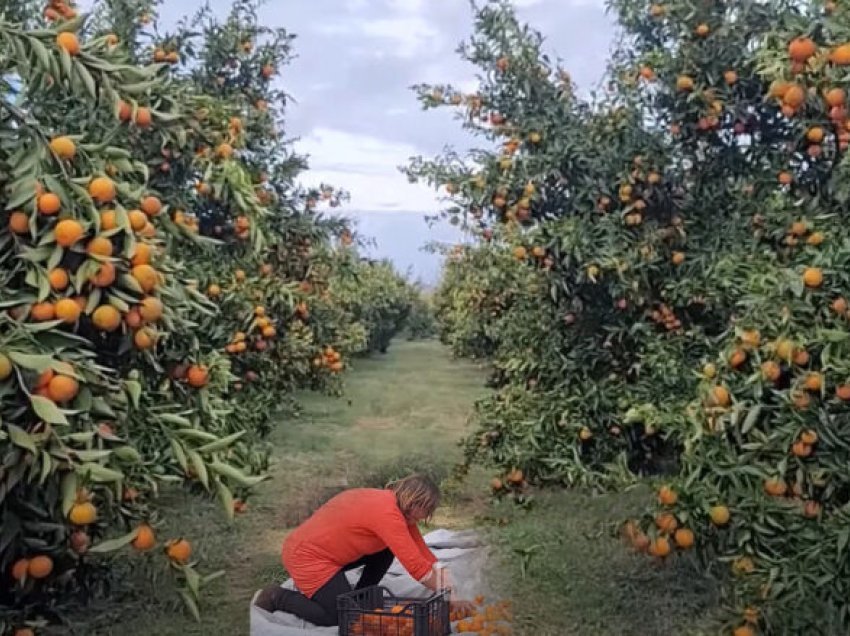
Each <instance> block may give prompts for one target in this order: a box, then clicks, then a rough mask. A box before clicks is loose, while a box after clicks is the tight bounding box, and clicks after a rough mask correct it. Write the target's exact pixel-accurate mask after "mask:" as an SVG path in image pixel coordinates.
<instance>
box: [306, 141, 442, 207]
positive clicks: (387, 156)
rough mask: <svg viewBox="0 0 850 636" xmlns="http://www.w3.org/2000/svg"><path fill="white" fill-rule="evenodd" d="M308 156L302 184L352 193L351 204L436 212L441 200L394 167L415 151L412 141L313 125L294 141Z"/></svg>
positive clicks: (405, 161) (404, 162) (401, 163)
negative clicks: (325, 186) (326, 185)
mask: <svg viewBox="0 0 850 636" xmlns="http://www.w3.org/2000/svg"><path fill="white" fill-rule="evenodd" d="M296 148H297V150H298V152H300V153H302V154H307V155H309V156H310V157H309V161H310V170H309V172H307V173H305V174H304V175H303V178H302V181H303V183H304V184H305V185H319V184H320V183H322V182H325V183H331V184H333V185H334V186H336V187H340V188H343V189H345V190H347V191H348V192H349V193H350V194H351V203H350V204H349V206H350V207H352V208H354V209H358V210H373V211H410V210H415V211H416V212H418V213H420V214H421V213H426V212H427V213H434V212H435V211H437V210H439V208H440V205H439V202H438V201H437V199H436V197H435V194H436V193H435V192H434V191H433V190H431V189H430V188H428V187H427V186H425V185H423V184H411V183H408V181H407V179H406V178H405V176H404V175H403V174H401V173H400V172H399V171H398V169H397V166H399V165H403V164H406V163H407V161H408V159H409V158H410V157H411V156H412V155H415V154H417V150H416V146H414V145H412V144H408V143H398V142H390V141H386V140H384V139H380V138H378V137H373V136H370V135H363V134H355V133H350V132H346V131H344V130H335V129H330V128H316V129H314V130H313V131H312V132H311V133H310V134H309V135H307V136H305V137H304V138H302V139H301V140H299V141H298V143H297V144H296Z"/></svg>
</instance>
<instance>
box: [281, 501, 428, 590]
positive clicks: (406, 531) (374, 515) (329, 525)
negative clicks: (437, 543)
mask: <svg viewBox="0 0 850 636" xmlns="http://www.w3.org/2000/svg"><path fill="white" fill-rule="evenodd" d="M386 548H389V549H390V550H391V551H392V553H393V554H394V555H395V557H396V558H397V559H398V560H399V562H401V564H402V566H404V569H405V570H407V572H408V573H409V574H410V576H412V577H413V578H414V579H416V580H417V581H419V580H421V579H422V578H424V577H425V576H427V575H428V574H429V573H430V572H431V567H432V566H433V564H434V563H435V562H436V560H437V559H436V557H435V556H434V555H433V554H432V553H431V550H429V549H428V546H427V545H425V540H424V539H423V538H422V535H421V534H420V533H419V529H418V528H417V527H416V524H408V523H407V520H406V519H405V518H404V515H403V514H402V513H401V510H399V508H398V504H397V503H396V498H395V493H393V492H392V491H389V490H377V489H374V488H354V489H352V490H346V491H344V492H342V493H340V494H338V495H336V496H335V497H333V498H332V499H331V500H330V501H328V502H327V503H326V504H324V505H323V506H322V507H321V508H319V509H318V510H316V512H314V513H313V515H312V516H311V517H310V518H309V519H307V520H306V521H305V522H304V523H302V524H301V525H300V526H298V527H297V528H296V529H295V530H293V531H292V532H291V533H290V534H289V536H287V537H286V539H285V540H284V542H283V550H282V555H281V556H282V559H283V566H284V567H285V568H286V570H287V572H289V575H290V576H291V577H292V578H293V580H294V581H295V585H297V586H298V589H299V590H300V591H301V593H302V594H304V595H305V596H307V597H308V598H310V597H312V596H313V594H315V593H316V591H317V590H318V589H319V588H320V587H322V586H323V585H324V584H325V583H327V582H328V581H329V580H330V579H331V577H333V575H334V574H336V573H337V572H339V571H340V570H341V569H342V568H343V567H344V566H346V565H348V564H349V563H353V562H354V561H357V560H358V559H360V558H361V557H363V556H366V555H367V554H374V553H375V552H380V551H381V550H385V549H386Z"/></svg>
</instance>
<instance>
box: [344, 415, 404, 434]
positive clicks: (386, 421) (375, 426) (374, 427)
mask: <svg viewBox="0 0 850 636" xmlns="http://www.w3.org/2000/svg"><path fill="white" fill-rule="evenodd" d="M354 428H358V429H360V430H363V431H389V430H393V429H397V428H398V420H396V419H395V418H392V417H360V418H358V419H357V420H355V422H354Z"/></svg>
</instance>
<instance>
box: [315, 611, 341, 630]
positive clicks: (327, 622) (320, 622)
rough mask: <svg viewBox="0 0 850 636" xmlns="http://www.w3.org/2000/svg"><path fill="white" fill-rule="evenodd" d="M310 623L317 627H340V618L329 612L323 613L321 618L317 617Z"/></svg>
mask: <svg viewBox="0 0 850 636" xmlns="http://www.w3.org/2000/svg"><path fill="white" fill-rule="evenodd" d="M310 622H311V623H313V624H314V625H316V626H317V627H336V626H337V625H339V618H338V617H337V616H331V615H329V614H328V613H327V612H322V615H321V616H316V620H315V621H310Z"/></svg>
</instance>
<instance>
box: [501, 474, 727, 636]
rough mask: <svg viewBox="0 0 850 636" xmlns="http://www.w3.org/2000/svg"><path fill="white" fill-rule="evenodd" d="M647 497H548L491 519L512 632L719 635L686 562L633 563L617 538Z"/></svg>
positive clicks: (704, 591)
mask: <svg viewBox="0 0 850 636" xmlns="http://www.w3.org/2000/svg"><path fill="white" fill-rule="evenodd" d="M647 499H648V493H647V492H646V491H644V490H643V489H641V490H638V491H633V492H630V493H619V494H611V495H608V494H606V495H592V494H589V493H584V492H566V491H560V492H545V493H540V494H538V495H537V496H536V498H535V501H534V504H533V506H532V507H531V509H530V510H528V511H524V510H520V509H518V508H517V507H516V506H513V505H512V504H508V503H505V504H500V505H498V506H496V507H494V509H492V510H491V511H490V512H489V514H488V517H489V519H490V521H491V522H493V525H492V526H491V527H490V529H489V531H488V534H489V535H490V537H491V540H492V541H493V543H494V544H495V546H496V547H497V551H496V554H497V558H496V559H495V560H494V562H493V563H492V564H491V567H492V568H493V570H494V574H496V576H494V577H493V580H494V581H499V582H500V583H499V584H498V585H497V592H499V593H501V595H503V596H504V597H506V598H511V599H513V601H514V605H515V619H516V625H515V627H516V628H517V630H518V631H519V632H520V633H523V634H535V635H537V636H578V635H579V634H580V635H581V636H597V635H598V636H602V635H606V636H607V635H609V634H610V635H612V636H613V635H617V636H655V635H662V634H683V635H691V636H698V635H699V636H702V635H703V634H716V633H717V631H716V629H713V628H712V627H711V619H712V617H713V616H712V610H713V608H714V607H715V606H716V605H715V600H714V594H713V589H712V586H711V585H710V583H709V582H708V581H706V580H705V579H704V578H703V577H701V576H700V575H699V574H698V573H697V572H696V571H694V570H693V569H692V567H691V566H690V563H689V561H688V560H687V558H676V559H672V560H670V561H669V562H667V563H665V564H663V565H662V564H659V563H657V562H655V561H652V560H650V559H649V558H648V557H646V556H645V555H636V554H634V553H633V552H631V551H630V550H629V549H627V548H626V546H625V544H624V543H623V542H622V540H620V539H619V538H618V536H617V528H618V526H619V524H620V522H621V521H622V520H624V519H626V518H629V517H634V516H636V515H637V514H639V513H640V511H641V506H642V504H643V503H644V502H646V501H647Z"/></svg>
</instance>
